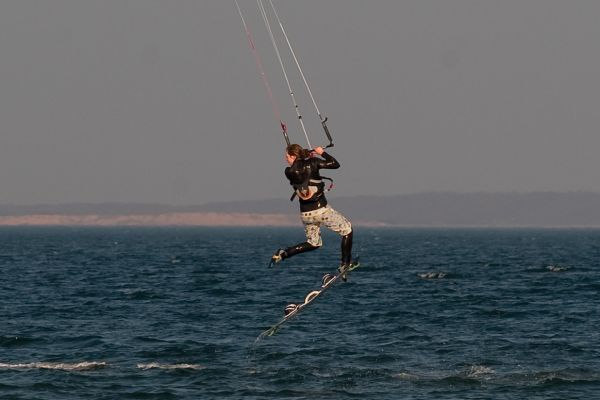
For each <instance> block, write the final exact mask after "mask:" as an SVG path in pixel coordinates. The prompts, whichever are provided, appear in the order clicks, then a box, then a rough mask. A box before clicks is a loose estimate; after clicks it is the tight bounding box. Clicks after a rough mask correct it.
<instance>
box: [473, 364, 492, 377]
mask: <svg viewBox="0 0 600 400" xmlns="http://www.w3.org/2000/svg"><path fill="white" fill-rule="evenodd" d="M495 372H496V371H494V370H493V369H492V368H490V367H486V366H483V365H472V366H471V367H470V368H469V370H468V371H467V376H468V377H469V378H482V377H487V376H489V375H492V374H494V373H495Z"/></svg>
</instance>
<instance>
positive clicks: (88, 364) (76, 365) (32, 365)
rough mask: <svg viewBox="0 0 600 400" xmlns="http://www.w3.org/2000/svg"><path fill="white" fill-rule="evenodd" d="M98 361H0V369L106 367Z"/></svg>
mask: <svg viewBox="0 0 600 400" xmlns="http://www.w3.org/2000/svg"><path fill="white" fill-rule="evenodd" d="M107 365H108V364H107V363H105V362H100V361H83V362H78V363H57V362H33V363H15V364H10V363H0V369H54V370H61V371H91V370H94V369H100V368H104V367H106V366H107Z"/></svg>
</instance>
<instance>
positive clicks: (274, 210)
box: [0, 192, 600, 228]
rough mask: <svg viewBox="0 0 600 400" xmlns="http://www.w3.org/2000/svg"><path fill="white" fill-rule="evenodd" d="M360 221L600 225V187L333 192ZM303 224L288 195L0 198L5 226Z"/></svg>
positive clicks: (375, 223) (354, 219) (355, 221)
mask: <svg viewBox="0 0 600 400" xmlns="http://www.w3.org/2000/svg"><path fill="white" fill-rule="evenodd" d="M332 203H333V206H334V208H335V209H337V210H339V211H341V212H342V213H343V214H344V215H347V216H348V217H349V218H350V220H351V221H352V223H353V224H354V225H356V226H370V227H416V228H418V227H423V228H427V227H430V228H445V227H446V228H455V227H458V228H460V227H464V228H528V227H533V228H535V227H539V228H600V193H593V192H531V193H445V192H442V193H420V194H412V195H395V196H354V197H336V198H333V196H332ZM40 225H50V226H52V225H58V226H64V225H75V226H169V225H174V226H301V221H300V218H299V215H298V205H297V204H296V203H292V202H289V201H284V200H282V199H263V200H251V201H229V202H227V201H226V202H218V203H207V204H202V205H189V206H175V205H164V204H144V203H114V202H105V203H70V204H38V205H15V204H13V205H10V204H5V205H2V204H0V226H40Z"/></svg>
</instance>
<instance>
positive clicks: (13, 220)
mask: <svg viewBox="0 0 600 400" xmlns="http://www.w3.org/2000/svg"><path fill="white" fill-rule="evenodd" d="M353 225H355V226H360V227H366V228H407V229H409V228H416V229H428V228H431V229H600V225H598V226H595V225H557V226H548V225H543V226H535V225H517V224H512V225H510V224H502V225H429V224H427V225H426V224H423V225H416V224H415V225H405V224H385V223H382V222H378V221H365V220H355V221H353ZM27 226H30V227H36V226H39V227H43V226H48V227H52V226H56V227H59V226H81V227H136V226H137V227H168V226H181V227H186V226H187V227H194V226H197V227H215V228H216V227H301V226H302V223H301V221H300V218H299V217H298V216H297V215H293V214H290V215H287V214H255V213H215V212H210V213H163V214H131V215H101V214H85V215H69V214H32V215H19V216H0V227H27Z"/></svg>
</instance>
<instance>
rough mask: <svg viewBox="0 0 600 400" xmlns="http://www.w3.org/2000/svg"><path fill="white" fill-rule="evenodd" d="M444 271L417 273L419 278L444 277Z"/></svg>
mask: <svg viewBox="0 0 600 400" xmlns="http://www.w3.org/2000/svg"><path fill="white" fill-rule="evenodd" d="M446 275H447V274H446V273H445V272H442V271H430V272H424V273H422V274H418V276H419V278H421V279H443V278H445V277H446Z"/></svg>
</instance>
